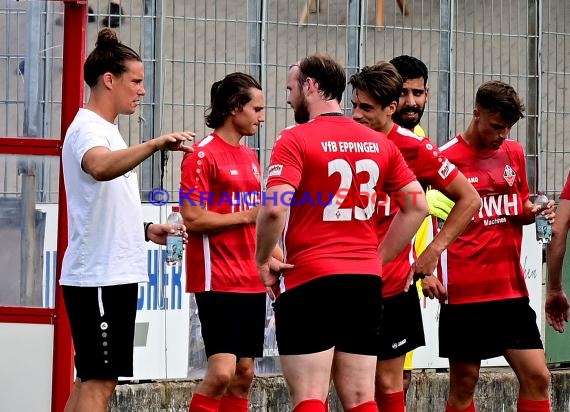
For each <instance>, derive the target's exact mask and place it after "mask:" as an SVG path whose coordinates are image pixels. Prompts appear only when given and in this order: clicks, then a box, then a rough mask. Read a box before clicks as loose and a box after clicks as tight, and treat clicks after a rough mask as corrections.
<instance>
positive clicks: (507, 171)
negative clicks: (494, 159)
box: [503, 165, 517, 186]
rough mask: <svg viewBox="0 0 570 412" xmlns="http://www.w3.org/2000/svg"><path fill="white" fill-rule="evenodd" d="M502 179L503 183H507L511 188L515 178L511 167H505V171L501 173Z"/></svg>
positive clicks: (515, 175)
mask: <svg viewBox="0 0 570 412" xmlns="http://www.w3.org/2000/svg"><path fill="white" fill-rule="evenodd" d="M503 177H504V178H505V181H506V182H507V183H508V185H509V186H512V185H513V183H515V178H516V177H517V174H516V173H515V171H514V170H513V168H512V167H511V166H509V165H505V171H504V172H503Z"/></svg>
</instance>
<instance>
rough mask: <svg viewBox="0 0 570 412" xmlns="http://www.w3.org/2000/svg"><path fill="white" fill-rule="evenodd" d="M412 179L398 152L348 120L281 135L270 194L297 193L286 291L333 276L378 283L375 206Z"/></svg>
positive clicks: (288, 236)
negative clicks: (282, 188)
mask: <svg viewBox="0 0 570 412" xmlns="http://www.w3.org/2000/svg"><path fill="white" fill-rule="evenodd" d="M413 180H414V175H413V173H412V172H411V171H410V170H409V168H408V167H407V166H406V163H405V161H404V159H403V158H402V155H401V154H400V151H399V150H398V148H397V147H396V146H395V145H394V144H393V143H392V142H390V141H389V140H388V139H386V138H385V136H384V135H383V134H381V133H378V132H375V131H373V130H371V129H369V128H367V127H366V126H363V125H361V124H358V123H356V122H355V121H354V120H352V119H349V118H346V117H342V116H319V117H317V118H315V119H313V120H312V121H310V122H308V123H305V124H302V125H298V126H294V127H291V128H289V129H285V130H283V131H282V132H281V135H280V136H279V138H278V140H277V141H276V143H275V147H274V148H273V153H272V155H271V163H270V166H269V169H268V182H267V187H272V186H277V185H281V184H288V185H291V186H293V187H294V188H295V194H294V196H293V200H292V202H291V207H290V209H289V216H288V221H287V223H286V225H285V231H284V252H285V253H286V260H287V263H291V264H293V265H294V268H293V269H291V270H287V271H286V273H285V276H284V284H285V287H286V288H292V287H295V286H297V285H300V284H302V283H305V282H308V281H310V280H313V279H316V278H318V277H322V276H327V275H334V274H370V275H377V276H380V275H381V272H382V266H381V260H380V255H379V252H378V237H377V235H376V226H377V224H378V213H377V212H376V203H377V201H378V200H377V199H378V198H380V199H383V197H382V193H384V192H389V191H395V190H399V189H401V188H402V187H403V186H405V185H407V184H408V183H410V182H412V181H413ZM280 201H281V200H280Z"/></svg>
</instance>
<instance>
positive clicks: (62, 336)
mask: <svg viewBox="0 0 570 412" xmlns="http://www.w3.org/2000/svg"><path fill="white" fill-rule="evenodd" d="M64 4H65V9H64V25H63V28H64V32H63V82H62V92H61V95H62V105H61V140H62V143H63V140H64V138H65V133H66V131H67V128H68V127H69V125H70V124H71V122H72V120H73V118H74V117H75V115H76V113H77V111H78V110H79V108H81V107H83V62H84V61H85V37H86V29H87V2H86V1H79V0H77V1H64ZM66 248H67V203H66V197H65V186H64V182H63V168H62V167H61V158H60V169H59V211H58V234H57V265H56V273H57V275H56V276H57V281H56V284H57V286H56V292H55V312H56V320H55V339H54V358H53V382H52V411H53V412H63V410H64V408H65V403H66V402H67V398H68V396H69V394H70V391H71V389H72V386H73V344H72V340H71V333H70V329H69V321H68V319H67V314H66V312H65V305H64V302H63V296H62V291H61V287H60V286H59V278H60V276H61V264H62V262H63V254H64V252H65V249H66Z"/></svg>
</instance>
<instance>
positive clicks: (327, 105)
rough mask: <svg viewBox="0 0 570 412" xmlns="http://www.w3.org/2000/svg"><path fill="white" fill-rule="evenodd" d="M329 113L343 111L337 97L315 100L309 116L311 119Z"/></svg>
mask: <svg viewBox="0 0 570 412" xmlns="http://www.w3.org/2000/svg"><path fill="white" fill-rule="evenodd" d="M327 113H342V109H341V107H340V104H339V103H338V102H337V101H336V99H333V100H319V101H318V102H314V103H313V104H312V106H311V108H310V109H309V117H310V118H311V119H314V118H315V117H317V116H320V115H323V114H327Z"/></svg>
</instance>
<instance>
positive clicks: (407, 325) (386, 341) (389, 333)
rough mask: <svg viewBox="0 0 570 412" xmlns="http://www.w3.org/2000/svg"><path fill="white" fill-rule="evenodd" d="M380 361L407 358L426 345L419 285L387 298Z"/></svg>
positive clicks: (384, 303) (383, 311) (379, 352)
mask: <svg viewBox="0 0 570 412" xmlns="http://www.w3.org/2000/svg"><path fill="white" fill-rule="evenodd" d="M382 303H383V305H382V334H381V335H380V346H379V351H378V359H380V360H388V359H394V358H398V357H400V356H403V355H405V354H406V353H408V352H409V351H411V350H414V349H416V348H419V347H420V346H424V345H425V344H426V341H425V337H424V325H423V321H422V310H421V308H420V297H419V295H418V289H417V287H416V284H415V283H414V284H413V285H411V286H410V289H409V290H408V291H407V292H403V293H400V294H399V295H396V296H390V297H388V298H384V301H383V302H382Z"/></svg>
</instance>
